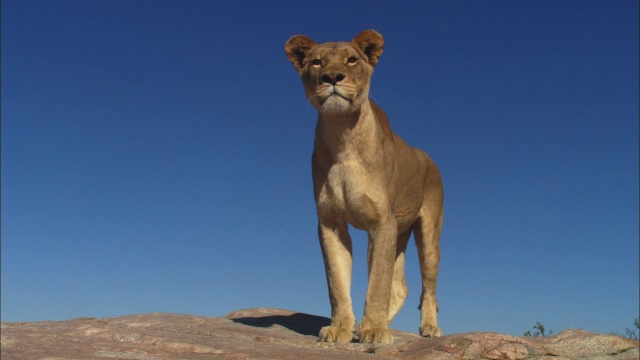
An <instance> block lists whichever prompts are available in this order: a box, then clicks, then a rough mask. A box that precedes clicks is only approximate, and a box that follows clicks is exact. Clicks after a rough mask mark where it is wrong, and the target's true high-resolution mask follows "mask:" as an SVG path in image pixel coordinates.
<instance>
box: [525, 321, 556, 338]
mask: <svg viewBox="0 0 640 360" xmlns="http://www.w3.org/2000/svg"><path fill="white" fill-rule="evenodd" d="M533 329H534V330H535V332H534V333H533V334H531V330H529V331H527V332H525V333H524V336H551V334H553V331H551V330H548V331H547V329H545V327H544V325H542V323H541V322H540V321H538V322H536V324H535V325H534V326H533Z"/></svg>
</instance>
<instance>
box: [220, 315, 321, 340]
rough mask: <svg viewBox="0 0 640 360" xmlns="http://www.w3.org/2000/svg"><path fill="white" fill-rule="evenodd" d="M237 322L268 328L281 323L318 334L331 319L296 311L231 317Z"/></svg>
mask: <svg viewBox="0 0 640 360" xmlns="http://www.w3.org/2000/svg"><path fill="white" fill-rule="evenodd" d="M231 320H233V321H234V322H236V323H239V324H243V325H248V326H255V327H261V328H266V327H270V326H273V325H280V326H282V327H285V328H287V329H289V330H291V331H294V332H297V333H298V334H302V335H313V336H318V333H320V329H321V328H322V327H324V326H328V325H330V324H331V320H330V319H328V318H326V317H323V316H316V315H309V314H302V313H295V314H291V315H269V316H261V317H241V318H236V319H231Z"/></svg>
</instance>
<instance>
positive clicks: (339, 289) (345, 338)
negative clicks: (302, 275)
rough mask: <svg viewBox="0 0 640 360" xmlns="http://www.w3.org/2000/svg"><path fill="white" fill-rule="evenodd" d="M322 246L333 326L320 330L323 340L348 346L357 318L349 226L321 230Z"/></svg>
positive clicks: (333, 226)
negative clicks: (352, 301)
mask: <svg viewBox="0 0 640 360" xmlns="http://www.w3.org/2000/svg"><path fill="white" fill-rule="evenodd" d="M318 236H319V237H320V246H321V248H322V255H323V256H324V265H325V270H326V274H327V285H328V287H329V298H330V300H331V325H329V326H326V327H324V328H322V329H321V330H320V336H319V340H320V341H324V342H340V343H345V342H346V343H348V342H351V340H352V339H353V328H354V326H355V324H356V318H355V316H354V315H353V307H352V303H351V268H352V246H351V237H350V236H349V232H348V227H347V224H346V223H344V224H340V225H328V224H323V223H322V220H321V223H320V225H319V226H318Z"/></svg>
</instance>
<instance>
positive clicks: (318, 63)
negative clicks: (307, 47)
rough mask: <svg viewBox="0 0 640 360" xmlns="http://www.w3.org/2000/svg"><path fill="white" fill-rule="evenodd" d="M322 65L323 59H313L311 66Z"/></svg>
mask: <svg viewBox="0 0 640 360" xmlns="http://www.w3.org/2000/svg"><path fill="white" fill-rule="evenodd" d="M320 65H322V60H320V59H313V60H311V66H314V67H318V66H320Z"/></svg>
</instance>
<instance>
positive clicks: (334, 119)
mask: <svg viewBox="0 0 640 360" xmlns="http://www.w3.org/2000/svg"><path fill="white" fill-rule="evenodd" d="M376 107H377V106H376V105H373V107H372V103H371V102H370V101H366V102H365V103H364V104H363V105H362V107H361V108H360V111H358V112H355V113H350V114H332V115H327V114H323V113H319V116H318V124H317V126H316V140H315V141H316V146H315V150H316V152H317V155H320V156H323V157H328V159H327V160H330V161H331V162H341V161H350V160H354V158H355V160H358V159H366V158H371V157H373V156H377V155H378V153H379V151H381V150H382V142H383V141H384V137H385V136H386V134H387V132H386V129H385V128H384V126H382V125H383V124H384V123H385V122H386V116H385V118H384V121H381V120H380V119H377V116H380V115H382V116H384V113H383V112H382V113H381V114H379V113H378V112H381V110H379V108H377V109H376Z"/></svg>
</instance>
